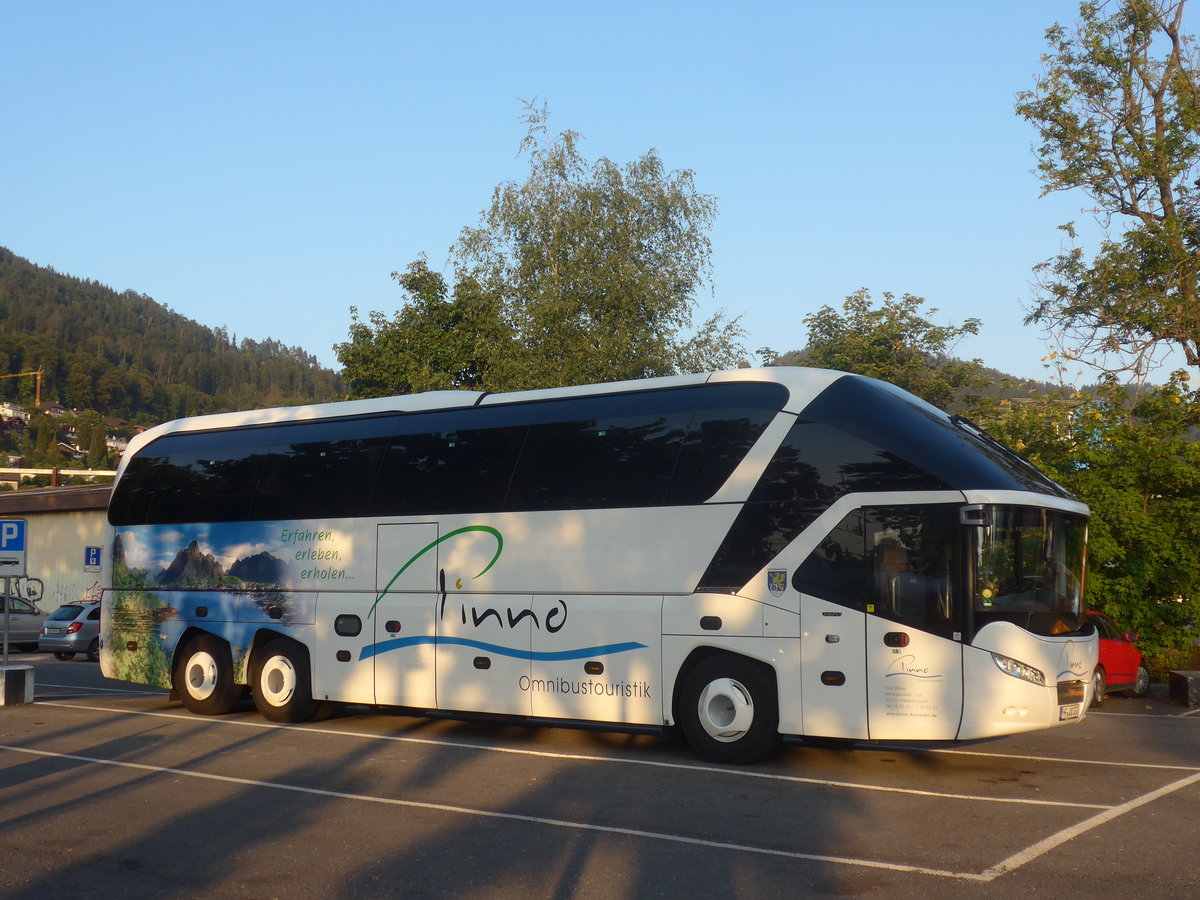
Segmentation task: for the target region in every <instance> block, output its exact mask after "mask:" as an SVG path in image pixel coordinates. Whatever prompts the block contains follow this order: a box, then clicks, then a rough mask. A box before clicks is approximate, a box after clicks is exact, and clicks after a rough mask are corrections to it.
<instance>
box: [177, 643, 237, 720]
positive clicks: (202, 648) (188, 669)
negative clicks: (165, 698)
mask: <svg viewBox="0 0 1200 900" xmlns="http://www.w3.org/2000/svg"><path fill="white" fill-rule="evenodd" d="M174 684H175V690H176V692H177V693H178V694H179V699H180V700H182V701H183V705H184V708H186V709H187V710H188V712H193V713H196V714H198V715H202V716H221V715H224V714H225V713H227V712H229V711H230V710H231V709H233V706H234V704H235V703H237V699H238V694H239V691H238V686H237V685H236V684H235V683H234V681H233V659H232V657H231V656H230V653H229V645H228V644H226V643H225V642H224V641H222V640H220V639H219V638H215V637H213V636H212V635H211V634H201V635H198V636H197V637H194V638H192V639H191V640H190V641H188V642H187V644H186V645H185V646H184V648H183V652H182V653H180V655H179V658H178V659H177V661H176V663H175V677H174Z"/></svg>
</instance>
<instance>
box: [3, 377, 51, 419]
mask: <svg viewBox="0 0 1200 900" xmlns="http://www.w3.org/2000/svg"><path fill="white" fill-rule="evenodd" d="M45 374H46V373H45V372H44V371H43V370H42V369H38V370H37V371H36V372H17V373H15V374H13V375H0V378H29V377H33V378H34V383H33V385H34V387H33V393H34V399H33V403H34V406H36V407H37V409H38V412H41V410H42V376H43V375H45Z"/></svg>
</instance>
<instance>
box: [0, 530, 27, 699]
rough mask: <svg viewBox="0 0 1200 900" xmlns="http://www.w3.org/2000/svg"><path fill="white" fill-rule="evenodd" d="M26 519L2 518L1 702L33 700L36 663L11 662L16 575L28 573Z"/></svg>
mask: <svg viewBox="0 0 1200 900" xmlns="http://www.w3.org/2000/svg"><path fill="white" fill-rule="evenodd" d="M25 525H26V523H25V520H24V519H0V575H2V576H3V578H4V660H3V664H2V665H0V684H2V687H3V690H0V706H9V705H12V704H17V703H32V702H33V666H10V665H9V664H8V635H9V615H10V610H9V607H10V606H11V605H12V604H11V603H10V601H9V598H11V597H12V579H13V578H14V577H19V576H21V575H24V574H25Z"/></svg>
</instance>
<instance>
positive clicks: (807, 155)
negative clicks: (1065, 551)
mask: <svg viewBox="0 0 1200 900" xmlns="http://www.w3.org/2000/svg"><path fill="white" fill-rule="evenodd" d="M0 9H2V10H3V13H4V15H3V20H4V32H5V38H6V39H5V42H4V43H5V51H4V53H3V54H0V79H2V83H3V84H4V86H5V100H6V102H5V112H6V115H5V127H4V139H3V140H2V141H0V171H3V173H4V187H3V190H2V192H0V246H6V247H8V248H9V249H10V250H12V251H13V252H14V253H16V254H17V255H19V256H24V257H26V258H28V259H30V260H32V261H33V262H35V263H38V264H40V265H47V266H52V267H54V268H55V269H57V270H58V271H60V272H64V273H67V274H71V275H76V276H80V277H84V278H92V279H95V280H97V281H100V282H102V283H104V284H107V285H108V286H110V287H112V288H115V289H116V290H126V289H130V290H134V291H138V292H140V293H145V294H148V295H149V296H151V297H153V298H154V299H155V300H157V301H159V302H160V303H163V304H165V305H167V306H169V307H170V308H171V309H173V310H175V311H176V312H179V313H182V314H183V315H186V316H188V317H189V318H192V319H195V320H197V321H199V322H201V323H203V324H205V325H209V326H212V327H217V326H222V325H224V326H226V327H227V328H228V329H229V330H230V332H232V333H233V334H235V335H236V336H237V337H238V338H246V337H248V338H253V339H255V340H263V339H265V338H268V337H271V338H274V339H276V340H279V341H282V342H283V343H285V344H289V345H293V346H301V347H303V348H304V349H305V350H307V351H308V352H310V353H312V354H314V355H315V356H317V358H318V359H319V360H320V361H321V362H322V363H324V364H325V365H328V366H331V367H337V363H336V358H335V356H334V353H333V349H332V347H333V345H334V344H335V343H337V342H339V341H342V340H345V339H346V337H347V333H348V328H349V322H350V316H349V308H350V307H351V306H352V305H353V306H357V307H358V308H359V309H360V310H361V311H363V312H364V313H365V311H367V310H373V309H378V310H383V311H385V312H387V313H388V314H390V313H391V312H393V311H394V310H395V309H396V307H397V305H398V303H399V300H400V293H399V291H398V289H397V286H396V285H395V283H394V282H393V281H392V280H391V279H390V273H391V272H392V271H393V270H397V269H403V268H404V267H405V266H406V265H407V264H408V263H409V262H411V261H412V260H413V259H415V258H416V257H417V256H418V255H419V254H421V253H424V254H426V255H427V256H428V258H429V262H430V264H431V265H432V266H433V267H434V268H437V269H442V270H443V271H445V272H446V273H447V274H449V272H450V270H449V266H448V264H447V255H448V249H449V247H450V245H451V244H452V243H453V242H454V240H455V238H456V236H457V235H458V232H459V230H460V229H462V228H463V227H464V226H468V225H475V224H476V223H477V222H478V218H479V214H480V212H481V211H482V210H483V208H484V207H485V206H486V205H487V204H488V202H489V200H490V197H491V192H492V188H493V187H494V186H495V185H497V184H498V183H500V182H502V181H505V180H510V179H520V178H522V177H523V175H524V173H525V170H526V169H525V165H526V164H525V162H524V160H521V159H518V158H517V157H516V149H517V144H518V142H519V140H520V138H521V136H522V134H523V130H522V124H521V122H520V121H519V117H520V114H521V111H522V108H521V104H520V99H519V98H532V97H538V98H541V99H544V100H545V101H546V102H547V103H548V104H549V106H550V111H551V122H550V124H551V127H552V128H555V129H558V130H561V129H565V128H571V129H574V130H576V131H579V132H581V133H582V134H583V135H584V136H585V137H586V141H585V142H584V144H583V151H584V152H585V153H586V154H587V155H588V156H589V157H590V158H596V157H599V156H607V157H608V158H610V159H612V160H614V161H616V162H618V163H624V162H627V161H629V160H631V159H633V158H635V157H637V156H639V155H641V154H642V153H644V152H645V151H646V150H648V149H649V148H651V147H653V148H656V149H657V150H658V152H659V154H660V155H661V157H662V159H663V161H664V163H665V165H666V166H667V167H668V168H672V169H682V168H689V169H692V170H694V171H695V173H696V183H697V186H698V187H699V189H700V190H702V191H704V192H706V193H709V194H712V195H714V196H715V197H716V198H717V201H718V210H719V212H718V217H717V220H716V224H715V226H714V228H713V231H712V234H711V237H712V240H713V248H714V252H713V264H714V272H713V277H714V292H713V294H712V295H709V294H705V295H704V296H703V297H702V298H701V304H700V307H699V310H698V315H697V320H702V319H703V318H705V317H706V316H707V314H709V313H710V312H712V311H714V310H715V309H718V308H723V309H725V310H726V311H727V312H728V313H729V314H731V315H740V316H742V322H743V324H744V326H745V327H746V329H747V330H748V332H749V337H748V340H747V345H748V347H749V349H751V350H753V349H755V348H757V347H760V346H764V345H765V346H770V347H773V348H774V349H776V350H778V351H785V350H790V349H796V348H798V347H800V346H802V345H803V343H804V339H805V329H804V326H803V323H802V320H803V318H804V316H805V315H807V314H809V313H811V312H813V311H815V310H816V309H818V308H819V307H820V306H822V305H825V304H829V305H833V306H837V305H839V304H840V303H841V302H842V300H843V299H844V298H845V297H846V296H847V295H849V294H850V293H852V292H853V291H855V290H857V289H858V288H860V287H866V288H868V289H869V290H870V291H871V292H872V293H873V294H874V295H875V296H876V297H879V296H880V295H881V294H882V293H883V292H884V291H890V292H892V293H894V294H896V295H900V294H903V293H912V294H916V295H918V296H921V297H924V298H926V300H927V301H928V302H929V304H930V306H934V307H937V308H938V309H939V311H940V312H939V313H937V314H936V315H934V316H933V318H934V319H935V320H936V321H938V322H939V323H945V322H953V323H960V322H962V320H964V319H965V318H967V317H970V316H977V317H979V318H981V319H982V320H983V330H982V333H981V335H980V336H979V337H978V338H974V339H970V340H969V341H967V342H964V343H963V344H962V345H960V346H959V347H958V349H957V353H958V355H960V356H965V357H979V358H981V359H982V360H983V361H984V362H985V363H986V364H987V365H990V366H994V367H996V368H999V369H1002V370H1004V371H1006V372H1011V373H1013V374H1017V375H1020V376H1023V377H1043V376H1045V375H1046V374H1047V372H1046V370H1045V369H1044V368H1043V363H1042V362H1041V360H1042V358H1043V357H1044V356H1045V355H1046V353H1047V348H1046V346H1045V344H1044V342H1043V340H1042V338H1041V335H1040V334H1039V333H1038V331H1037V330H1036V329H1034V328H1030V327H1026V326H1024V325H1023V324H1022V320H1023V317H1024V306H1023V305H1027V304H1028V303H1029V302H1030V300H1031V298H1032V296H1033V291H1032V287H1031V284H1030V282H1031V279H1032V274H1031V269H1032V267H1033V266H1034V265H1035V264H1036V263H1037V262H1039V261H1041V260H1043V259H1045V258H1047V257H1049V256H1051V255H1053V254H1054V253H1055V252H1056V251H1057V250H1058V248H1059V244H1060V237H1061V234H1060V232H1058V231H1057V230H1056V226H1057V225H1059V224H1061V223H1062V222H1065V221H1067V220H1070V219H1078V220H1086V219H1088V214H1086V213H1083V212H1081V207H1083V206H1086V205H1087V201H1086V198H1085V197H1082V196H1070V195H1055V196H1051V197H1047V198H1041V199H1039V193H1040V185H1039V183H1038V181H1037V179H1036V178H1035V177H1034V175H1033V174H1032V169H1033V167H1034V165H1035V159H1034V157H1033V154H1032V152H1031V149H1030V148H1031V145H1032V143H1033V141H1034V133H1033V131H1032V129H1031V128H1030V127H1029V126H1028V125H1027V124H1026V123H1025V122H1024V121H1023V120H1020V119H1018V118H1017V117H1016V116H1015V115H1014V113H1013V103H1014V96H1015V94H1016V93H1017V92H1018V91H1020V90H1023V89H1026V88H1029V87H1030V86H1032V83H1033V79H1034V77H1035V75H1036V73H1037V72H1038V71H1039V69H1040V62H1039V58H1040V56H1041V54H1042V53H1043V52H1044V50H1045V43H1044V39H1043V34H1044V31H1045V29H1046V28H1047V27H1048V26H1049V25H1051V24H1052V23H1053V22H1054V21H1056V20H1057V21H1061V22H1064V23H1067V22H1070V21H1072V20H1073V19H1074V16H1075V12H1076V9H1077V4H1076V3H1075V2H1073V0H1072V2H1065V0H1010V2H1008V3H1004V4H970V3H962V2H961V0H959V2H927V3H915V4H898V3H894V2H882V0H879V2H877V0H863V2H858V3H855V2H848V3H844V4H829V3H812V2H793V3H763V2H753V0H751V2H744V3H741V4H729V3H720V4H717V3H707V2H693V3H687V4H683V3H679V4H676V3H656V2H639V3H624V2H617V3H612V2H609V3H604V4H586V5H584V4H571V3H562V2H561V0H560V2H556V3H541V2H536V3H528V2H519V0H516V2H513V3H508V4H495V3H482V2H480V3H476V2H459V3H424V2H423V3H415V2H414V3H403V2H392V3H378V2H353V3H342V4H332V3H313V2H290V3H282V2H258V3H228V2H214V3H208V4H202V5H181V4H161V3H129V2H119V0H118V2H112V3H104V4H96V3H91V2H88V3H82V2H76V3H72V2H57V3H46V4H41V3H20V2H17V0H2V2H0Z"/></svg>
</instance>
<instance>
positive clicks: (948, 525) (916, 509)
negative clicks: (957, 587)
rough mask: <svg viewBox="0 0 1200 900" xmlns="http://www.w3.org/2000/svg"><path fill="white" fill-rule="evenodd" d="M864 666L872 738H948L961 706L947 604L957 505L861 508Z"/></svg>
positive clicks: (959, 665) (959, 667) (957, 654)
mask: <svg viewBox="0 0 1200 900" xmlns="http://www.w3.org/2000/svg"><path fill="white" fill-rule="evenodd" d="M865 513H866V515H865V526H866V528H865V532H866V533H865V538H866V561H867V569H868V571H869V572H870V582H869V594H868V597H867V605H866V613H867V616H866V669H867V707H868V710H869V726H870V727H869V731H870V737H871V739H872V740H903V739H920V740H953V739H954V738H955V736H956V735H957V734H958V727H959V723H960V721H961V719H962V704H963V661H962V659H963V657H962V653H963V650H962V632H961V629H962V625H961V622H960V618H961V616H960V613H959V610H958V609H957V604H956V602H955V591H954V590H953V589H952V586H953V584H954V582H955V580H956V579H955V577H954V573H955V571H956V562H955V550H956V547H957V541H956V539H957V536H958V534H959V531H960V528H959V520H958V508H957V507H956V506H954V505H950V504H939V505H928V506H905V507H877V508H872V509H867V510H866V511H865Z"/></svg>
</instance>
